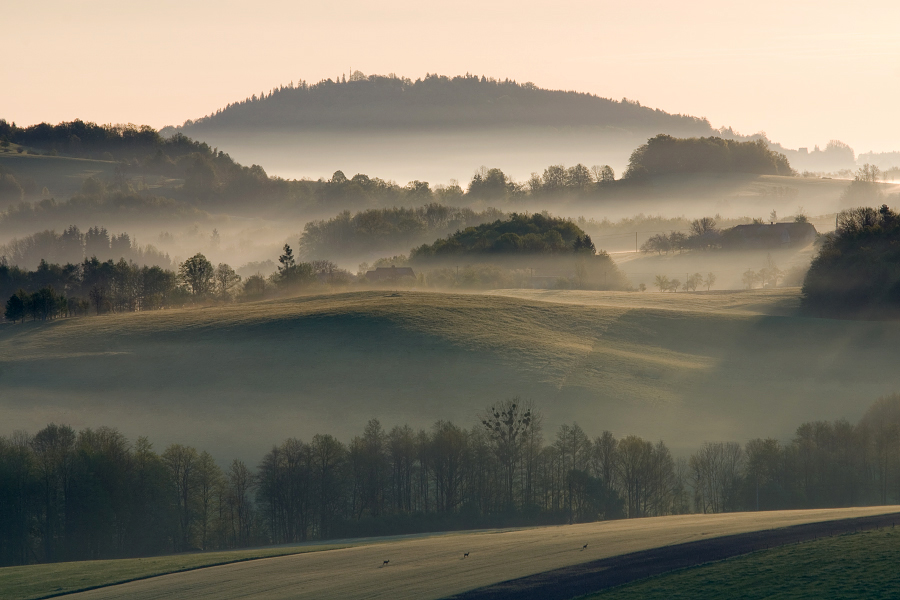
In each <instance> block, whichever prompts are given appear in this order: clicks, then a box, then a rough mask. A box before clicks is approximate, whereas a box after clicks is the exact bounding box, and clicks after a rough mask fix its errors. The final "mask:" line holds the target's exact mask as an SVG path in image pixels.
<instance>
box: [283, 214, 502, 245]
mask: <svg viewBox="0 0 900 600" xmlns="http://www.w3.org/2000/svg"><path fill="white" fill-rule="evenodd" d="M503 217H504V214H503V213H502V212H500V211H499V210H496V209H492V208H489V209H485V210H482V211H478V212H476V211H474V210H472V209H469V208H455V207H452V206H447V205H444V204H440V203H437V202H431V203H429V204H426V205H423V206H420V207H417V208H403V207H393V208H370V209H366V210H363V211H360V212H357V213H353V214H351V212H350V211H349V210H345V211H342V212H341V213H339V214H338V215H336V216H335V217H332V218H331V219H328V220H318V221H310V222H308V223H307V224H306V225H305V226H304V228H303V233H302V234H301V235H300V243H299V246H298V254H299V255H300V256H303V257H306V258H313V257H319V256H332V257H335V256H339V255H341V254H345V255H348V256H358V255H359V254H360V253H362V252H377V251H385V250H391V251H393V250H401V249H402V251H406V250H408V249H409V248H411V247H413V246H415V245H417V244H421V243H423V242H427V241H431V240H434V239H435V238H437V237H442V236H444V235H447V234H450V233H452V232H454V231H458V230H461V229H466V228H467V227H471V226H473V225H480V224H482V223H486V222H490V221H495V220H497V219H500V218H503Z"/></svg>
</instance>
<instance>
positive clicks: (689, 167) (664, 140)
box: [623, 133, 794, 180]
mask: <svg viewBox="0 0 900 600" xmlns="http://www.w3.org/2000/svg"><path fill="white" fill-rule="evenodd" d="M676 173H754V174H758V175H793V174H794V170H793V169H792V168H791V165H790V163H789V162H788V160H787V158H786V157H785V156H784V155H783V154H780V153H778V152H774V151H772V150H769V147H768V144H767V143H766V142H765V140H761V139H759V140H755V141H747V142H740V141H736V140H729V139H722V138H720V137H701V138H681V139H679V138H675V137H672V136H671V135H666V134H662V133H661V134H659V135H657V136H656V137H653V138H651V139H650V140H648V141H647V143H646V144H644V145H642V146H640V147H639V148H637V149H636V150H635V151H634V152H633V153H632V154H631V158H630V160H629V163H628V169H627V170H626V171H625V174H624V175H623V178H624V179H626V180H642V179H647V178H649V177H654V176H658V175H671V174H676Z"/></svg>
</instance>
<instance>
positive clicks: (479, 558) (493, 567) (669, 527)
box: [68, 507, 900, 600]
mask: <svg viewBox="0 0 900 600" xmlns="http://www.w3.org/2000/svg"><path fill="white" fill-rule="evenodd" d="M897 511H898V508H897V507H867V508H854V509H823V510H807V511H777V512H763V513H736V514H727V515H682V516H674V517H658V518H649V519H637V520H633V521H606V522H601V523H588V524H583V525H566V526H558V527H541V528H534V529H518V530H513V531H493V532H477V533H461V534H456V535H443V536H439V537H429V538H420V539H409V540H401V541H395V542H388V543H379V544H371V545H366V546H361V547H356V548H344V549H340V550H330V551H324V552H313V553H308V554H302V555H295V556H285V557H278V558H271V559H265V560H258V561H249V562H244V563H237V564H231V565H222V566H219V567H210V568H208V569H201V570H197V571H190V572H185V573H174V574H171V575H164V576H161V577H155V578H152V579H145V580H141V581H135V582H131V583H125V584H121V585H116V586H111V587H107V588H101V589H97V590H91V591H88V592H82V593H79V594H72V595H70V596H68V597H69V598H73V599H77V600H100V599H113V598H128V599H129V600H155V599H161V598H166V599H168V600H172V599H176V600H180V599H184V600H206V599H209V600H213V599H216V600H228V599H231V598H266V599H271V600H279V599H289V598H290V599H293V598H310V599H316V600H330V599H335V600H338V599H340V600H352V599H355V598H367V599H385V600H407V599H408V600H427V599H433V600H436V599H439V598H445V597H448V596H453V595H460V594H464V593H467V592H468V593H478V594H497V595H494V596H472V597H473V598H475V597H484V598H488V597H491V598H506V597H511V596H515V597H517V598H518V597H526V596H523V595H522V594H523V593H528V592H527V590H528V589H530V587H531V586H532V585H539V586H545V588H546V586H551V587H552V586H558V585H560V582H561V581H563V580H566V579H567V578H569V576H568V575H566V576H561V573H563V572H562V571H559V570H560V569H563V570H566V569H570V568H573V567H575V569H574V570H573V571H571V572H568V571H566V573H569V575H571V578H570V579H569V580H570V581H571V582H576V583H577V581H579V580H583V579H584V577H585V575H586V574H589V573H590V572H591V571H589V570H588V571H585V570H584V569H583V568H581V567H580V565H584V564H596V563H597V561H602V560H603V559H610V558H611V557H616V556H619V555H627V554H633V553H637V552H641V551H646V550H651V549H653V548H660V547H663V546H675V545H681V544H686V543H689V542H698V541H705V540H708V539H712V538H722V537H723V536H734V535H737V534H743V533H749V532H759V531H762V530H770V529H776V528H785V527H791V526H795V525H803V524H808V523H816V522H821V521H840V520H845V519H849V518H858V517H873V516H877V515H884V514H888V513H897ZM897 521H898V522H900V516H898V517H897ZM726 539H727V538H726ZM584 544H588V547H587V548H586V549H584V550H582V547H583V546H584ZM466 552H468V553H469V556H468V557H464V553H466ZM648 560H649V561H650V562H651V563H652V559H648ZM707 560H708V559H707ZM384 561H389V562H388V563H387V564H385V562H384ZM670 568H672V567H670ZM548 571H556V574H555V575H554V578H553V579H551V580H543V583H541V581H542V580H540V579H535V580H531V582H530V583H528V584H527V585H525V587H522V585H521V584H520V585H519V586H518V587H513V588H508V587H507V588H505V589H500V588H491V587H488V586H496V585H497V584H500V583H501V582H510V583H506V584H504V585H506V586H510V585H514V584H515V581H514V580H519V581H520V582H522V581H524V580H522V579H521V578H527V577H529V576H535V575H539V574H542V573H545V572H548ZM589 583H590V582H589ZM582 585H583V584H582ZM479 588H486V589H479ZM535 589H537V588H535ZM573 589H574V588H573ZM472 590H475V591H474V592H473V591H472ZM491 590H493V591H491ZM589 591H590V590H589ZM566 593H568V592H566ZM576 593H577V592H574V593H572V594H569V596H567V597H571V596H574V595H575V594H576ZM463 597H468V596H463ZM528 597H535V598H537V597H541V598H544V597H548V596H547V595H546V594H541V595H536V596H528Z"/></svg>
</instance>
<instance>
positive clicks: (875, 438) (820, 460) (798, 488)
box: [0, 395, 900, 565]
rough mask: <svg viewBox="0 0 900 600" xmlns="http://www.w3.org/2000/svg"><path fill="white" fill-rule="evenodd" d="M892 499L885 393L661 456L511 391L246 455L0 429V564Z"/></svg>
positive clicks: (893, 428)
mask: <svg viewBox="0 0 900 600" xmlns="http://www.w3.org/2000/svg"><path fill="white" fill-rule="evenodd" d="M897 501H900V395H893V396H888V397H884V398H881V399H879V400H878V401H876V402H875V403H874V404H873V405H872V407H871V408H870V409H869V410H868V412H867V413H866V415H865V416H864V417H863V418H862V419H861V420H860V421H859V423H857V424H856V425H854V424H851V423H849V422H848V421H846V420H838V421H834V422H828V421H816V422H808V423H804V424H802V425H800V427H798V428H797V430H796V432H795V434H794V436H793V438H792V439H791V440H789V441H787V442H781V441H779V440H776V439H773V438H766V439H753V440H750V441H748V442H747V443H746V444H744V445H741V444H738V443H734V442H706V443H704V444H702V446H701V447H700V448H698V449H697V450H696V451H695V452H694V453H693V454H691V455H690V456H689V457H686V458H675V457H673V455H672V453H671V452H670V450H669V449H668V447H667V446H666V445H665V443H663V442H662V441H659V442H656V443H654V442H652V441H649V440H645V439H642V438H640V437H638V436H634V435H628V436H624V437H621V438H617V437H616V436H615V435H613V434H612V433H611V432H609V431H604V432H602V433H601V434H600V435H598V436H596V437H594V438H591V437H590V436H589V435H588V434H587V433H586V432H584V431H583V430H582V429H581V428H580V427H579V426H578V425H577V424H575V423H573V424H571V425H562V426H560V427H559V428H558V429H557V430H556V432H555V433H554V434H553V435H552V436H550V437H549V438H545V435H544V430H543V425H542V416H541V413H540V411H539V410H537V409H536V408H535V407H534V406H533V405H532V404H531V403H529V402H523V401H520V400H519V399H517V398H514V399H510V400H504V401H501V402H496V403H494V404H493V405H491V406H489V407H487V408H486V409H485V410H484V411H483V412H482V413H481V414H479V415H478V419H477V422H476V423H475V424H474V425H473V426H471V427H469V428H464V427H460V426H458V425H456V424H454V423H451V422H448V421H438V422H436V423H435V424H434V425H433V426H431V427H430V428H427V429H419V430H416V429H413V428H412V427H410V426H408V425H397V426H395V427H393V428H391V429H390V430H386V429H385V428H384V427H383V426H382V425H381V423H380V422H379V421H378V420H376V419H373V420H371V421H369V423H368V424H367V425H366V427H365V429H364V430H363V431H362V432H361V433H360V434H359V435H357V436H354V437H353V438H352V439H351V440H349V441H348V442H342V441H340V440H338V439H337V438H335V437H334V436H332V435H328V434H317V435H314V436H313V437H312V438H311V439H309V440H308V441H303V440H299V439H296V438H290V439H287V440H284V441H283V442H281V443H280V444H276V445H273V446H272V448H271V450H269V451H268V452H266V453H265V455H264V456H263V457H262V459H261V460H260V461H259V464H258V465H256V467H255V468H254V467H251V466H249V465H247V464H246V463H245V462H243V461H241V460H237V459H236V460H233V461H231V462H230V463H227V466H225V467H224V468H223V467H222V466H221V465H220V464H219V463H218V462H217V461H216V460H215V459H214V458H213V457H212V456H211V455H210V454H209V453H207V452H203V451H199V450H197V449H196V448H194V447H191V446H187V445H183V444H172V445H170V446H168V447H167V448H165V449H164V450H163V451H162V452H159V453H157V452H156V451H155V450H154V448H153V445H152V444H151V443H150V441H149V440H148V439H147V438H143V437H141V438H138V439H137V440H136V441H135V442H133V443H132V442H130V441H129V440H127V439H126V438H125V437H124V436H123V435H122V434H121V433H119V432H118V431H116V430H114V429H110V428H107V427H101V428H98V429H85V430H82V431H80V432H75V431H74V430H72V429H71V428H70V427H67V426H60V425H48V426H47V427H45V428H44V429H42V430H40V431H39V432H37V433H36V434H34V435H33V436H31V435H27V434H25V433H22V432H17V433H15V434H13V435H12V436H11V437H6V438H0V564H3V565H10V564H28V563H33V562H52V561H59V560H79V559H101V558H116V557H126V556H147V555H152V554H159V553H167V552H173V551H184V550H192V549H204V550H207V549H216V548H235V547H241V546H248V545H260V544H278V543H292V542H299V541H305V540H323V539H329V538H337V537H346V536H360V535H384V534H399V533H412V532H423V531H437V530H450V529H464V528H476V527H479V528H480V527H496V526H513V525H535V524H556V523H574V522H590V521H596V520H602V519H620V518H639V517H647V516H659V515H670V514H682V513H688V512H702V513H720V512H729V511H738V510H778V509H792V508H816V507H841V506H860V505H869V504H889V503H893V502H897Z"/></svg>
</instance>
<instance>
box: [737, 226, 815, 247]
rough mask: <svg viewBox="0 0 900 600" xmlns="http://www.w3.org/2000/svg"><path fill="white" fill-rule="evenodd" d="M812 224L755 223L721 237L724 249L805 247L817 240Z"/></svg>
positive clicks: (740, 227)
mask: <svg viewBox="0 0 900 600" xmlns="http://www.w3.org/2000/svg"><path fill="white" fill-rule="evenodd" d="M817 233H818V232H817V231H816V228H815V227H814V226H813V224H812V223H753V224H750V225H737V226H735V227H732V228H731V229H726V230H725V231H723V232H722V235H721V242H720V243H721V245H722V248H726V249H729V250H742V249H749V248H757V249H759V248H764V249H775V248H782V247H784V246H804V245H806V244H809V243H811V242H812V241H814V240H815V239H816V235H817Z"/></svg>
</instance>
